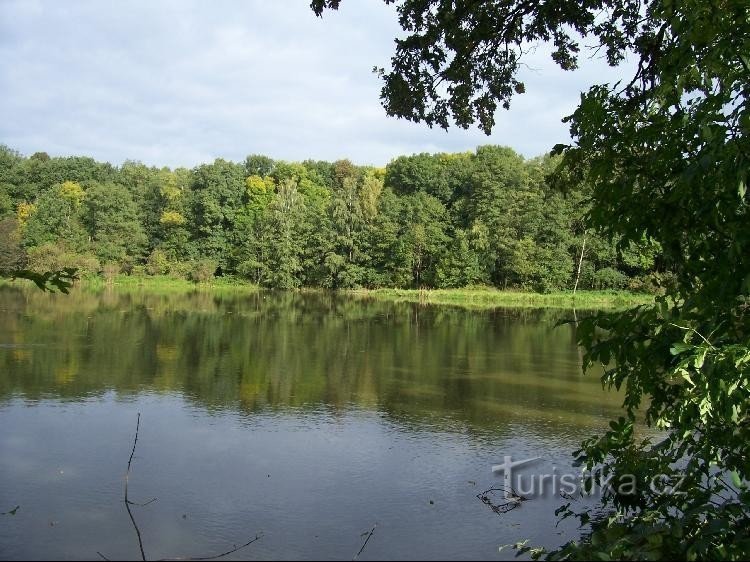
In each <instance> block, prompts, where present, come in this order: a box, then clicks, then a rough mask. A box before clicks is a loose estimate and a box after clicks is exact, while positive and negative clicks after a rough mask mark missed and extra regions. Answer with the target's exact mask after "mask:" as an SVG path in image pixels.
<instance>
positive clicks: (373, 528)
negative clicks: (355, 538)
mask: <svg viewBox="0 0 750 562" xmlns="http://www.w3.org/2000/svg"><path fill="white" fill-rule="evenodd" d="M377 526H378V524H377V523H375V524H374V525H373V526H372V529H370V532H369V533H367V538H366V539H365V542H364V543H363V544H362V548H360V549H359V552H358V553H357V554H355V555H354V558H352V560H356V559H357V558H359V555H360V554H362V551H363V550H364V549H365V547H366V546H367V543H368V541H369V540H370V537H372V534H373V533H374V532H375V527H377Z"/></svg>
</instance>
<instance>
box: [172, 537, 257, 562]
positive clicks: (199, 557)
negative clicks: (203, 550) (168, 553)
mask: <svg viewBox="0 0 750 562" xmlns="http://www.w3.org/2000/svg"><path fill="white" fill-rule="evenodd" d="M262 536H263V533H260V534H258V535H255V538H253V539H251V540H249V541H247V542H246V543H245V544H243V545H242V546H235V547H234V548H233V549H231V550H227V551H226V552H222V553H221V554H216V555H214V556H195V557H190V556H186V557H184V558H160V559H159V560H160V561H161V562H167V561H171V560H216V559H217V558H222V557H224V556H229V555H230V554H233V553H235V552H237V551H238V550H242V549H243V548H245V547H246V546H250V545H251V544H253V543H254V542H255V541H257V540H260V538H261V537H262Z"/></svg>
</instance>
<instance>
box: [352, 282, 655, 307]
mask: <svg viewBox="0 0 750 562" xmlns="http://www.w3.org/2000/svg"><path fill="white" fill-rule="evenodd" d="M351 292H352V294H354V295H357V296H360V297H368V298H374V299H380V300H388V301H394V302H420V303H425V304H443V305H454V306H465V307H472V308H492V307H501V306H511V307H535V308H624V307H628V306H635V305H638V304H645V303H649V302H652V301H653V297H652V296H651V295H646V294H640V293H630V292H627V291H578V292H577V293H576V294H575V296H573V291H556V292H552V293H531V292H523V291H508V290H506V291H503V290H500V289H494V288H490V287H478V288H464V289H431V290H423V291H420V290H417V289H374V290H365V289H361V290H356V291H351Z"/></svg>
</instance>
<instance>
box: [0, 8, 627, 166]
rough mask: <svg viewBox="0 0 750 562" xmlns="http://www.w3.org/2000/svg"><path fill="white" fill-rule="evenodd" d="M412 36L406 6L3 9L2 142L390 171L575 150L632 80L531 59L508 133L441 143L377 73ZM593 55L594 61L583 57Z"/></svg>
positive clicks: (150, 159)
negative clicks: (608, 86)
mask: <svg viewBox="0 0 750 562" xmlns="http://www.w3.org/2000/svg"><path fill="white" fill-rule="evenodd" d="M399 32H400V28H399V27H398V25H397V22H396V15H395V12H394V9H393V7H392V6H385V5H384V3H383V2H382V1H381V0H348V1H346V2H343V4H342V8H341V10H340V11H339V12H338V13H327V14H326V15H325V17H324V18H323V20H320V19H317V18H316V17H315V16H314V15H313V13H312V12H311V10H310V9H309V8H308V2H307V1H305V2H294V3H290V2H265V1H261V0H254V1H250V0H236V1H229V0H223V1H220V2H200V1H198V0H191V1H190V2H188V1H187V0H170V1H163V2H150V1H147V0H140V1H139V2H131V3H128V6H127V7H123V6H122V5H121V4H120V3H117V2H113V1H111V0H110V1H104V2H100V1H94V0H87V1H84V0H81V1H77V2H42V1H41V0H5V1H3V2H0V90H2V92H3V94H2V95H3V103H2V104H0V142H2V143H5V144H7V145H9V146H11V147H12V148H15V149H17V150H20V151H21V152H22V153H26V154H31V153H33V152H35V151H41V150H46V151H47V152H49V153H50V154H52V155H69V154H84V155H90V156H93V157H95V158H97V159H100V160H109V161H111V162H113V163H116V164H119V163H121V162H122V161H123V160H125V159H136V160H141V161H143V162H145V163H147V164H154V165H170V166H177V165H181V166H188V167H192V166H194V165H196V164H198V163H200V162H205V161H209V160H212V159H213V158H215V157H224V158H229V159H233V160H240V159H243V158H244V157H245V155H247V154H249V153H264V154H267V155H269V156H271V157H273V158H278V159H291V160H302V159H305V158H314V159H327V160H334V159H338V158H344V157H349V158H351V159H353V160H354V161H355V162H356V163H360V164H375V165H384V164H386V163H387V162H388V161H389V160H390V159H391V158H393V157H394V156H397V155H399V154H408V153H413V152H423V151H427V152H437V151H463V150H473V149H474V148H475V147H476V146H477V145H478V144H487V143H494V144H504V145H510V146H512V147H514V148H516V149H517V150H519V151H520V152H522V153H523V154H524V155H526V156H535V155H538V154H541V153H543V152H546V151H548V150H549V149H550V148H551V147H552V146H553V145H554V144H556V143H558V142H566V141H567V138H568V137H567V127H566V126H565V125H564V124H562V123H561V122H560V119H561V118H562V117H563V116H565V115H568V114H569V113H571V112H572V110H573V109H574V108H575V106H576V104H577V103H578V100H579V92H580V91H581V90H583V89H586V88H587V87H588V86H589V85H591V84H592V83H594V82H595V81H596V82H602V81H610V82H614V81H616V80H619V79H620V78H622V77H623V76H622V75H621V71H617V70H611V69H609V68H608V67H606V65H605V64H604V63H603V62H602V61H601V60H592V61H586V62H585V64H583V65H582V70H580V71H578V72H575V73H563V72H562V71H559V70H557V68H556V67H555V66H554V65H553V63H551V61H550V60H549V57H548V56H547V54H546V53H548V50H547V49H539V50H538V52H536V53H532V54H531V55H529V57H528V58H527V60H526V62H527V64H528V68H524V69H523V71H522V73H521V79H522V80H524V81H525V83H526V90H527V93H526V94H524V95H523V96H519V97H518V98H517V99H516V100H515V101H514V102H513V107H512V109H511V111H510V112H504V111H500V112H499V113H498V116H497V124H496V128H495V132H494V134H493V135H492V136H491V137H489V138H488V137H486V136H485V135H484V134H482V133H481V132H479V131H478V130H470V131H461V130H451V131H450V132H449V133H446V132H444V131H442V130H439V129H438V130H430V129H428V128H427V127H426V126H424V125H417V124H412V123H408V122H405V121H397V120H394V119H391V118H388V117H386V116H385V112H384V110H383V109H382V108H381V107H380V104H379V95H380V83H379V81H378V78H377V77H376V76H374V75H373V74H372V73H371V68H372V67H373V66H374V65H377V66H387V65H388V62H389V60H390V56H391V54H392V49H393V43H392V40H393V38H394V37H395V36H396V35H397V34H398V33H399ZM584 51H586V50H584Z"/></svg>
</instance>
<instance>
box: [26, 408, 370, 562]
mask: <svg viewBox="0 0 750 562" xmlns="http://www.w3.org/2000/svg"><path fill="white" fill-rule="evenodd" d="M140 428H141V413H140V412H138V420H137V421H136V424H135V438H134V439H133V449H132V450H131V451H130V458H129V459H128V468H127V470H126V471H125V508H126V509H127V510H128V515H129V516H130V521H131V522H132V523H133V528H134V529H135V533H136V535H138V547H139V548H140V549H141V559H142V560H144V562H145V560H146V553H145V552H144V550H143V539H142V538H141V530H140V529H139V528H138V525H137V524H136V522H135V518H134V517H133V512H132V511H131V510H130V506H131V505H135V506H137V507H144V506H147V505H149V504H150V503H153V502H155V501H156V498H151V499H150V500H149V501H147V502H145V503H136V502H132V501H130V499H129V498H128V480H129V478H130V466H131V465H132V464H133V456H135V447H136V445H137V444H138V433H139V431H140ZM16 509H18V508H16ZM374 530H375V528H374V527H373V531H374ZM262 536H263V533H260V534H257V535H255V537H253V538H252V539H250V540H249V541H247V542H246V543H245V544H243V545H240V546H234V547H233V548H231V549H230V550H227V551H226V552H222V553H221V554H215V555H212V556H186V557H181V558H161V559H160V560H162V561H165V562H166V561H168V560H170V561H171V560H175V561H177V560H189V561H192V560H196V561H197V560H217V559H219V558H223V557H224V556H229V555H230V554H233V553H235V552H237V551H238V550H242V549H243V548H245V547H247V546H250V545H251V544H253V543H254V542H255V541H257V540H259V539H260V538H261V537H262ZM365 544H367V541H365ZM363 548H364V546H363ZM360 552H361V551H360ZM96 553H97V554H98V555H99V556H100V557H101V558H102V560H109V558H107V557H106V556H104V555H103V554H102V553H101V552H99V551H98V550H97V551H96Z"/></svg>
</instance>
